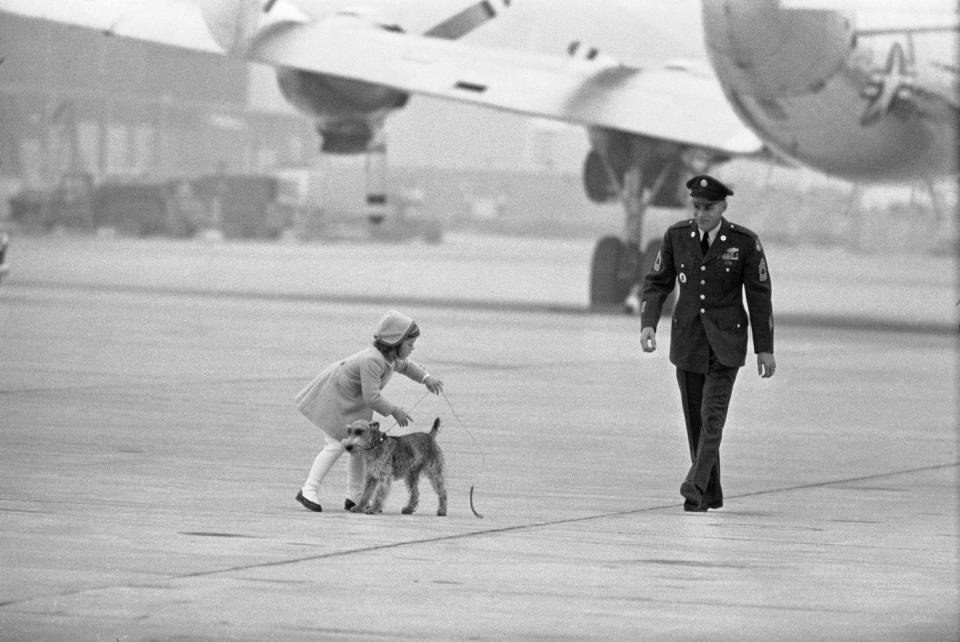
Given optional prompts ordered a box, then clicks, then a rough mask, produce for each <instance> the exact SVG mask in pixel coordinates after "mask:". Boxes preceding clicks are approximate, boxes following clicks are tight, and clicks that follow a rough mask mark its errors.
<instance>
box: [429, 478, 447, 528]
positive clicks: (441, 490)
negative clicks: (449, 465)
mask: <svg viewBox="0 0 960 642" xmlns="http://www.w3.org/2000/svg"><path fill="white" fill-rule="evenodd" d="M427 477H429V478H430V485H431V486H433V490H434V492H435V493H436V494H437V502H438V503H437V516H439V517H443V516H444V515H446V514H447V485H446V483H444V480H443V469H442V468H440V467H439V466H438V467H436V468H433V467H431V468H427Z"/></svg>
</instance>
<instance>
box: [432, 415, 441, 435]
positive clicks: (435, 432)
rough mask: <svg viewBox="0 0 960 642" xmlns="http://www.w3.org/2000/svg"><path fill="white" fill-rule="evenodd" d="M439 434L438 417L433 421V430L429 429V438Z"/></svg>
mask: <svg viewBox="0 0 960 642" xmlns="http://www.w3.org/2000/svg"><path fill="white" fill-rule="evenodd" d="M438 432H440V417H437V418H436V419H434V420H433V428H431V429H430V436H431V437H435V436H436V434H437V433H438Z"/></svg>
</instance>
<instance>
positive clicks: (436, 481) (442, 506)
mask: <svg viewBox="0 0 960 642" xmlns="http://www.w3.org/2000/svg"><path fill="white" fill-rule="evenodd" d="M439 428H440V418H439V417H437V418H436V420H434V422H433V428H432V429H431V430H430V432H415V433H410V434H409V435H401V436H399V437H392V436H390V435H387V434H386V433H384V432H382V431H381V430H380V424H379V423H378V422H376V421H363V420H362V419H361V420H358V421H354V422H353V423H351V424H350V425H349V426H347V437H346V438H345V439H343V440H342V441H341V442H340V443H341V444H343V448H344V449H345V450H346V451H347V452H348V453H353V452H354V451H355V450H356V451H358V452H359V453H360V454H361V455H362V456H363V463H364V468H365V470H366V473H365V474H366V482H365V484H364V488H363V496H362V497H360V501H358V502H357V503H356V505H355V506H353V507H352V508H351V509H350V510H351V511H353V512H354V513H359V512H364V513H367V514H368V515H373V514H375V513H382V512H383V503H384V501H386V499H387V494H388V493H389V492H390V482H391V481H392V480H394V479H400V478H403V480H404V481H405V482H406V483H407V489H408V490H409V491H410V501H409V502H407V505H406V506H404V507H403V510H402V511H401V512H402V513H403V514H404V515H409V514H410V513H412V512H413V511H415V510H417V504H418V503H419V501H420V488H419V483H420V473H424V474H425V475H426V476H427V478H428V479H429V480H430V484H431V485H432V486H433V490H434V491H435V492H436V493H437V499H438V500H439V505H438V507H437V515H439V516H441V517H442V516H444V515H446V514H447V489H446V485H445V483H444V479H443V452H442V451H441V450H440V446H438V445H437V440H436V436H437V432H438V430H439Z"/></svg>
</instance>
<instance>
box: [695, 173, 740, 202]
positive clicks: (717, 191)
mask: <svg viewBox="0 0 960 642" xmlns="http://www.w3.org/2000/svg"><path fill="white" fill-rule="evenodd" d="M687 189H688V190H690V196H692V197H693V198H703V199H706V200H709V201H722V200H723V199H725V198H726V197H728V196H733V190H732V189H730V188H729V187H727V186H726V185H724V184H723V183H721V182H720V181H718V180H717V179H715V178H714V177H713V176H707V175H706V174H699V175H697V176H694V177H693V178H691V179H690V180H689V181H687Z"/></svg>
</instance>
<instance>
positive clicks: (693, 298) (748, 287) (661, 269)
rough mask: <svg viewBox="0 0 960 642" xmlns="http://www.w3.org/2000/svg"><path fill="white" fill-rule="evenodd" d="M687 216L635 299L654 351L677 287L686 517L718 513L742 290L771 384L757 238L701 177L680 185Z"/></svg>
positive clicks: (741, 327) (675, 351) (741, 353)
mask: <svg viewBox="0 0 960 642" xmlns="http://www.w3.org/2000/svg"><path fill="white" fill-rule="evenodd" d="M686 186H687V189H689V190H690V197H691V203H692V206H693V214H694V217H693V218H692V219H687V220H685V221H681V222H679V223H676V224H675V225H673V226H671V227H670V228H669V229H668V230H667V232H666V234H664V237H663V242H662V243H661V245H660V251H659V253H658V254H657V258H656V261H655V262H654V265H653V269H652V270H651V271H650V273H649V274H648V275H647V276H646V278H645V280H644V284H643V293H642V296H641V299H640V318H641V327H642V330H641V332H640V341H641V345H642V347H643V351H644V352H653V351H654V350H656V349H657V340H656V330H657V323H658V322H659V320H660V312H661V309H662V307H663V302H664V300H665V299H666V298H667V296H669V295H670V293H671V292H673V289H674V284H675V283H678V284H679V295H678V297H677V302H676V306H675V307H674V310H673V320H672V324H671V329H670V361H671V362H672V363H673V364H674V365H675V366H676V367H677V383H678V384H679V386H680V399H681V402H682V403H683V417H684V421H685V422H686V426H687V442H688V444H689V446H690V459H691V461H692V465H691V467H690V471H689V472H688V473H687V476H686V479H685V480H684V482H683V484H681V486H680V494H681V495H683V498H684V504H683V508H684V510H686V511H706V510H707V509H709V508H720V507H722V506H723V489H722V488H721V486H720V439H721V436H722V432H723V424H724V422H725V421H726V417H727V408H728V406H729V404H730V395H731V393H732V392H733V383H734V381H735V380H736V377H737V371H738V370H739V369H740V367H741V366H743V365H744V363H745V360H746V354H747V325H748V321H747V312H746V310H744V307H743V293H744V292H746V298H747V306H748V308H749V310H750V314H749V325H750V326H752V328H753V350H754V352H755V353H756V354H757V372H758V374H759V375H760V376H761V377H763V378H767V377H772V376H773V373H774V371H775V370H776V367H777V366H776V360H775V359H774V357H773V308H772V304H771V301H770V292H771V287H770V272H769V270H768V268H767V260H766V258H765V257H764V254H763V247H762V246H761V245H760V239H759V238H757V235H756V234H754V233H753V232H751V231H750V230H748V229H747V228H745V227H741V226H740V225H736V224H733V223H730V222H728V221H727V220H726V219H725V218H723V213H724V212H725V211H726V209H727V200H726V199H727V197H728V196H733V191H731V190H730V188H728V187H727V186H726V185H724V184H723V183H721V182H720V181H718V180H717V179H715V178H713V177H711V176H707V175H700V176H694V177H693V178H691V179H690V180H689V181H687V183H686Z"/></svg>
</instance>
